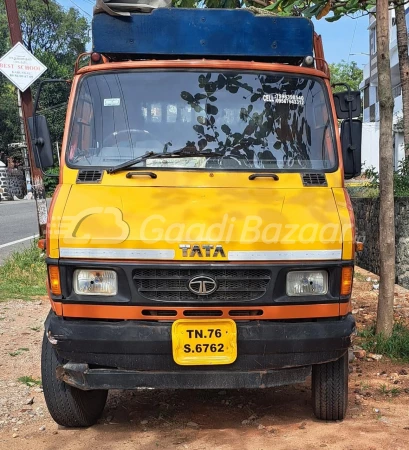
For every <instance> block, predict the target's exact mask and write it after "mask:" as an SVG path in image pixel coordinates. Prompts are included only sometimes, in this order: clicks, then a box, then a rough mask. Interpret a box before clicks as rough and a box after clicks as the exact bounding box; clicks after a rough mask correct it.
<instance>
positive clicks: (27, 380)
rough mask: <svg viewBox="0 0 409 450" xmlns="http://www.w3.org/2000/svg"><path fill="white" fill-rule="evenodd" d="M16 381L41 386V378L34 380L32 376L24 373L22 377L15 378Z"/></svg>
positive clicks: (31, 385)
mask: <svg viewBox="0 0 409 450" xmlns="http://www.w3.org/2000/svg"><path fill="white" fill-rule="evenodd" d="M17 381H19V382H20V383H23V384H25V385H27V386H30V387H33V386H41V380H36V379H35V378H33V377H32V376H27V375H24V376H23V377H19V378H17Z"/></svg>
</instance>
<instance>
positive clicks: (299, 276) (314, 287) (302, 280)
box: [287, 270, 328, 297]
mask: <svg viewBox="0 0 409 450" xmlns="http://www.w3.org/2000/svg"><path fill="white" fill-rule="evenodd" d="M327 292H328V272H326V271H325V270H315V271H310V270H303V271H297V272H288V274H287V295H289V296H291V297H293V296H299V295H323V294H326V293H327Z"/></svg>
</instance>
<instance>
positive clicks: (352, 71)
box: [329, 60, 363, 92]
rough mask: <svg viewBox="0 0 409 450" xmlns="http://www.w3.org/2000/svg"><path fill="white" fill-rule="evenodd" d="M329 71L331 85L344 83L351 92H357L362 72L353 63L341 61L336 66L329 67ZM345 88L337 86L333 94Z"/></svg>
mask: <svg viewBox="0 0 409 450" xmlns="http://www.w3.org/2000/svg"><path fill="white" fill-rule="evenodd" d="M329 68H330V71H331V83H346V84H348V85H349V86H350V88H351V89H352V90H353V91H358V90H359V83H360V82H361V81H362V73H363V71H362V70H361V69H360V68H359V67H358V65H357V63H356V62H355V61H352V62H350V63H347V62H345V61H344V60H342V61H341V62H340V63H338V64H330V65H329ZM344 90H345V88H343V87H342V86H337V87H336V88H335V89H334V92H340V91H344Z"/></svg>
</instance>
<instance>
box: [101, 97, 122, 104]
mask: <svg viewBox="0 0 409 450" xmlns="http://www.w3.org/2000/svg"><path fill="white" fill-rule="evenodd" d="M120 105H121V99H120V98H104V106H120Z"/></svg>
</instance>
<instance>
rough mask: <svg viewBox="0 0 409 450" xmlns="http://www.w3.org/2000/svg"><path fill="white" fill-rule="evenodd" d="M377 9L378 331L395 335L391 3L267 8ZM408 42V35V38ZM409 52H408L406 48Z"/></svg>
mask: <svg viewBox="0 0 409 450" xmlns="http://www.w3.org/2000/svg"><path fill="white" fill-rule="evenodd" d="M262 1H264V0H262ZM374 6H376V34H377V37H376V39H377V49H378V50H377V63H378V97H379V108H380V133H379V149H380V218H379V236H380V248H379V252H380V261H381V263H380V277H381V284H380V289H379V298H378V314H377V325H376V332H377V333H383V334H384V335H385V336H386V337H389V336H390V335H391V334H392V328H393V298H394V285H395V224H394V197H393V142H392V138H393V136H392V123H393V98H392V84H391V73H390V56H389V1H388V0H376V4H374V1H373V0H335V1H334V0H313V1H308V0H307V1H305V0H277V1H276V2H275V3H273V4H272V5H269V6H267V7H266V8H265V9H269V10H273V11H277V12H279V13H281V14H297V15H304V16H306V17H316V18H317V19H321V18H322V17H325V16H327V15H328V14H329V13H330V12H332V13H333V15H332V16H330V17H327V18H326V20H327V21H329V22H332V21H335V20H338V19H340V18H341V17H342V16H345V15H349V14H353V13H356V12H359V11H365V12H370V11H371V10H372V8H373V7H374ZM405 39H406V36H405ZM406 52H407V49H406Z"/></svg>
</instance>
